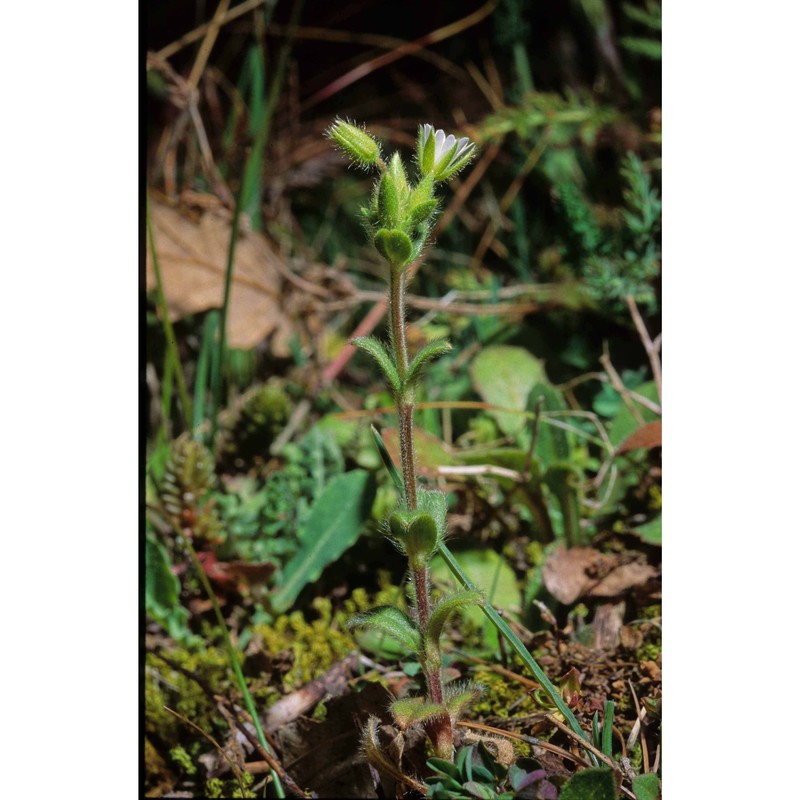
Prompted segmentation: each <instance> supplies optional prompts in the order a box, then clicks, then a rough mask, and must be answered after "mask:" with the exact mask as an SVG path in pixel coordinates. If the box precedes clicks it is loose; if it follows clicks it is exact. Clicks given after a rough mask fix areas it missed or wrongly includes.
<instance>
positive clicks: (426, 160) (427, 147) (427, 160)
mask: <svg viewBox="0 0 800 800" xmlns="http://www.w3.org/2000/svg"><path fill="white" fill-rule="evenodd" d="M428 127H429V128H430V134H429V135H428V136H427V137H425V136H424V135H423V134H424V130H425V127H424V126H422V125H420V126H419V133H418V134H417V164H418V166H419V171H420V172H421V173H422V174H423V175H426V176H427V175H428V174H429V173H430V172H431V171H432V170H433V159H434V156H435V155H436V139H435V136H434V135H433V134H434V131H433V126H428Z"/></svg>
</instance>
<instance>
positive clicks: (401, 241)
mask: <svg viewBox="0 0 800 800" xmlns="http://www.w3.org/2000/svg"><path fill="white" fill-rule="evenodd" d="M372 242H373V244H374V245H375V249H376V250H377V251H378V252H379V253H380V254H381V255H382V256H383V257H384V258H385V259H386V260H387V261H388V262H389V263H390V264H391V265H392V268H393V269H402V268H403V267H404V266H405V265H406V264H408V262H409V261H411V258H412V256H413V254H414V246H413V245H412V243H411V239H409V238H408V235H407V234H405V233H403V231H401V230H398V229H397V228H394V229H393V230H387V229H386V228H381V229H380V230H379V231H378V232H377V233H376V234H375V238H374V239H373V240H372Z"/></svg>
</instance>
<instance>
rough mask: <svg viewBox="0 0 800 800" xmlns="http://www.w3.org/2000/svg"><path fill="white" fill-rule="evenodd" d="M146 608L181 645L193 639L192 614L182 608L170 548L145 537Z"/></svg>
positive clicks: (148, 613) (178, 582)
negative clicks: (168, 551) (188, 621)
mask: <svg viewBox="0 0 800 800" xmlns="http://www.w3.org/2000/svg"><path fill="white" fill-rule="evenodd" d="M144 541H145V548H144V606H145V611H146V612H147V615H148V616H149V617H150V618H151V619H154V620H155V621H156V622H158V623H160V624H161V625H163V626H164V628H165V629H166V630H167V633H169V635H170V636H171V637H172V638H173V639H174V640H175V641H177V642H185V641H188V640H190V639H191V638H192V635H191V634H190V632H189V630H188V628H187V627H186V623H187V620H188V618H189V612H188V611H187V610H186V609H185V608H184V607H183V606H182V605H181V604H180V596H179V595H180V589H181V585H180V581H178V578H177V577H176V576H175V574H174V573H173V572H172V568H171V565H170V561H169V554H168V553H167V550H166V548H165V547H164V546H163V545H162V544H160V543H159V542H156V541H155V540H153V539H151V538H150V537H149V536H145V540H144Z"/></svg>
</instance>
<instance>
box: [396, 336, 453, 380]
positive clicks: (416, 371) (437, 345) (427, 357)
mask: <svg viewBox="0 0 800 800" xmlns="http://www.w3.org/2000/svg"><path fill="white" fill-rule="evenodd" d="M452 349H453V345H451V344H450V342H448V341H447V340H446V339H436V340H435V341H433V342H428V344H426V345H425V346H424V347H423V348H422V349H421V350H420V351H419V352H418V353H417V354H416V355H415V356H414V358H413V359H412V361H411V363H410V364H409V365H408V372H407V373H406V385H409V386H410V385H412V384H414V383H416V382H417V381H418V380H419V379H420V377H421V376H422V370H423V369H424V368H425V366H426V365H427V364H428V363H430V362H431V361H433V359H435V358H439V356H443V355H444V354H445V353H449V352H450V351H451V350H452Z"/></svg>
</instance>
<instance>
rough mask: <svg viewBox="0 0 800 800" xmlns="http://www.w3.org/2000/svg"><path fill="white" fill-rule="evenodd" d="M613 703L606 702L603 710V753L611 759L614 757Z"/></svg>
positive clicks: (611, 701)
mask: <svg viewBox="0 0 800 800" xmlns="http://www.w3.org/2000/svg"><path fill="white" fill-rule="evenodd" d="M613 726H614V701H613V700H607V701H606V704H605V706H604V708H603V739H602V745H603V753H604V754H605V755H607V756H608V757H609V758H611V756H612V755H614V739H613V735H612V734H613Z"/></svg>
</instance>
